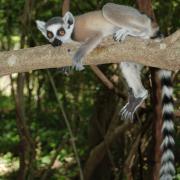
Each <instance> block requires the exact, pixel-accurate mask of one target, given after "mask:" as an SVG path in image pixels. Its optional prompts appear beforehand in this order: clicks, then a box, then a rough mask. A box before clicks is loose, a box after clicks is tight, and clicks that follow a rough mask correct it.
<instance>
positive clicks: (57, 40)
mask: <svg viewBox="0 0 180 180" xmlns="http://www.w3.org/2000/svg"><path fill="white" fill-rule="evenodd" d="M51 44H52V46H53V47H56V46H61V45H62V41H61V40H59V39H54V41H53V42H52V43H51Z"/></svg>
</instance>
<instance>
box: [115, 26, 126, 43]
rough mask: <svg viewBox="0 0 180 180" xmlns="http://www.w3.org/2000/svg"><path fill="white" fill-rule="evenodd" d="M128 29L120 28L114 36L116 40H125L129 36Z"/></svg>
mask: <svg viewBox="0 0 180 180" xmlns="http://www.w3.org/2000/svg"><path fill="white" fill-rule="evenodd" d="M127 35H128V34H127V31H126V30H125V29H120V30H118V31H116V32H115V33H114V36H113V39H114V40H115V41H119V42H122V41H124V40H125V38H126V36H127Z"/></svg>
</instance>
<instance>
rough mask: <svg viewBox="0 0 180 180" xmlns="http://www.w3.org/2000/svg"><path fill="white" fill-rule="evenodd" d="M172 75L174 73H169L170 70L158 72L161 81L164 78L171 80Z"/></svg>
mask: <svg viewBox="0 0 180 180" xmlns="http://www.w3.org/2000/svg"><path fill="white" fill-rule="evenodd" d="M171 74H172V72H171V71H168V70H160V71H159V72H158V75H159V78H160V79H161V78H162V77H166V78H169V77H171Z"/></svg>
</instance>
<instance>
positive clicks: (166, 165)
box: [159, 70, 175, 180]
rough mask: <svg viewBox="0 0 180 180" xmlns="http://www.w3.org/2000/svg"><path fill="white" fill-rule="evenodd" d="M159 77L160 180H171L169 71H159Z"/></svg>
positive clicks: (171, 123)
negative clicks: (160, 100)
mask: <svg viewBox="0 0 180 180" xmlns="http://www.w3.org/2000/svg"><path fill="white" fill-rule="evenodd" d="M159 77H160V79H161V87H162V117H163V124H162V137H163V141H162V144H161V149H162V157H161V169H160V180H172V179H173V176H174V175H175V167H174V154H173V147H174V144H175V142H174V138H173V133H174V122H173V112H174V107H173V97H172V94H173V88H172V81H171V71H167V70H160V71H159Z"/></svg>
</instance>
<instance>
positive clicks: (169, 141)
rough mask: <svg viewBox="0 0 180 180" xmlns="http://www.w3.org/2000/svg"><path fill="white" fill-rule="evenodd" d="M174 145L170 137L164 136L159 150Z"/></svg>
mask: <svg viewBox="0 0 180 180" xmlns="http://www.w3.org/2000/svg"><path fill="white" fill-rule="evenodd" d="M169 144H171V145H174V144H175V142H174V139H173V137H172V136H166V137H165V138H164V139H163V142H162V144H161V148H162V149H163V147H165V146H167V145H169Z"/></svg>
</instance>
